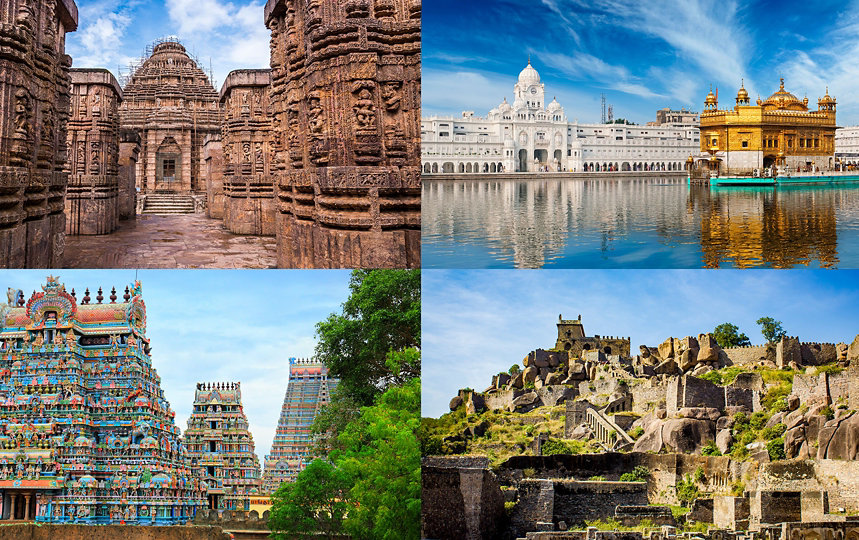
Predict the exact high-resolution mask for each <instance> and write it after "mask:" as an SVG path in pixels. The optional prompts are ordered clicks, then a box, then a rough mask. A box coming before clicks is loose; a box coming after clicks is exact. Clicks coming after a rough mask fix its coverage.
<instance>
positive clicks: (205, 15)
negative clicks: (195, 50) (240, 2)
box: [166, 0, 235, 35]
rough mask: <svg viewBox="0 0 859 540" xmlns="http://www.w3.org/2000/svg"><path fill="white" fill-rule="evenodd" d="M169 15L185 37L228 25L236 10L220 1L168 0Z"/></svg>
mask: <svg viewBox="0 0 859 540" xmlns="http://www.w3.org/2000/svg"><path fill="white" fill-rule="evenodd" d="M166 5H167V13H168V14H169V15H170V19H171V20H173V22H174V23H176V24H177V25H178V26H179V32H180V33H181V34H183V35H187V34H193V33H195V32H200V31H203V32H205V31H209V30H213V29H215V28H217V27H219V26H223V25H225V24H228V23H229V21H230V17H231V15H232V14H233V13H234V11H235V8H234V7H233V5H232V4H230V3H225V4H223V3H221V2H219V1H218V0H167V2H166Z"/></svg>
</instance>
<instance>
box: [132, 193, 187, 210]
mask: <svg viewBox="0 0 859 540" xmlns="http://www.w3.org/2000/svg"><path fill="white" fill-rule="evenodd" d="M193 213H194V198H193V197H192V196H191V195H188V194H180V193H169V194H166V193H150V194H147V195H146V199H145V200H144V201H143V210H142V211H141V214H155V215H172V214H193Z"/></svg>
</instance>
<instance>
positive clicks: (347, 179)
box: [265, 0, 421, 268]
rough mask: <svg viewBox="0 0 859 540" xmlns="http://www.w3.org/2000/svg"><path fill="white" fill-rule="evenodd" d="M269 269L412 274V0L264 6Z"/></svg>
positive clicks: (416, 126)
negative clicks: (272, 198) (272, 192)
mask: <svg viewBox="0 0 859 540" xmlns="http://www.w3.org/2000/svg"><path fill="white" fill-rule="evenodd" d="M265 22H266V25H267V26H268V28H269V29H270V30H271V68H272V87H271V100H272V105H273V107H274V119H273V126H274V137H273V145H274V148H275V155H276V157H275V161H276V163H277V164H278V169H277V173H276V176H277V178H278V181H277V182H278V188H277V190H278V191H277V197H278V215H277V253H278V266H280V267H286V268H303V267H325V268H336V267H419V266H420V197H421V193H420V41H421V38H420V26H421V2H420V0H381V1H377V2H374V3H368V2H342V1H340V0H309V1H300V0H268V2H267V4H266V7H265Z"/></svg>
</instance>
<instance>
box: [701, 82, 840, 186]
mask: <svg viewBox="0 0 859 540" xmlns="http://www.w3.org/2000/svg"><path fill="white" fill-rule="evenodd" d="M735 101H736V104H735V105H734V107H733V108H732V109H719V103H718V98H717V97H716V95H715V94H713V92H712V90H711V91H710V93H709V94H707V98H706V100H705V102H704V110H703V111H702V112H701V155H700V156H698V157H697V158H696V167H699V168H702V167H703V168H706V167H709V168H710V169H711V170H714V169H715V170H718V171H719V172H720V173H721V174H725V173H728V174H751V173H752V172H753V171H754V170H755V169H760V170H763V169H765V168H767V167H771V166H773V165H778V164H784V165H786V166H787V168H788V170H791V171H797V170H811V168H812V167H814V168H815V169H820V170H831V169H833V168H834V166H835V160H834V156H835V129H836V125H835V99H834V98H832V97H830V95H829V89H828V88H827V90H826V95H825V96H823V98H821V99H819V100H818V101H817V110H816V111H814V110H810V109H809V107H808V98H807V97H805V98H803V99H802V100H800V99H799V98H797V97H796V96H795V95H793V94H791V93H790V92H788V91H787V90H785V89H784V79H781V84H780V86H779V89H778V91H777V92H775V93H774V94H773V95H771V96H770V97H768V98H767V99H766V100H765V101H761V99H760V98H758V99H757V102H756V104H755V105H752V104H751V103H750V100H749V93H748V92H747V91H746V89H745V88H744V87H743V85H742V84H741V85H740V90H739V91H738V92H737V97H736V99H735Z"/></svg>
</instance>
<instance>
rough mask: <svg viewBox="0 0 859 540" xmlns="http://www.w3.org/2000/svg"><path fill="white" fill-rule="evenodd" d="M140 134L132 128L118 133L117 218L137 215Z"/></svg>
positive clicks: (129, 217) (130, 217) (132, 217)
mask: <svg viewBox="0 0 859 540" xmlns="http://www.w3.org/2000/svg"><path fill="white" fill-rule="evenodd" d="M139 159H140V134H139V133H138V132H136V131H134V130H132V129H120V133H119V219H135V218H136V217H137V161H138V160H139Z"/></svg>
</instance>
